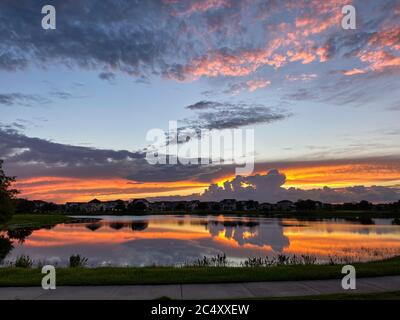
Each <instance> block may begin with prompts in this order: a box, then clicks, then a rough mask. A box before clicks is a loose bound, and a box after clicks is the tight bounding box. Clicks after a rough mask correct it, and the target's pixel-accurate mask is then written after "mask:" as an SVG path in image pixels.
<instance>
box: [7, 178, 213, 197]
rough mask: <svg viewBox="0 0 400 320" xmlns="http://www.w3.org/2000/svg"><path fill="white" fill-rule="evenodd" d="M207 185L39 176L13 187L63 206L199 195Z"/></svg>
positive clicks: (23, 194)
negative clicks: (172, 195)
mask: <svg viewBox="0 0 400 320" xmlns="http://www.w3.org/2000/svg"><path fill="white" fill-rule="evenodd" d="M207 186H208V184H204V183H199V182H192V181H179V182H162V183H157V182H146V183H135V182H134V181H130V180H125V179H117V178H116V179H89V178H88V179H80V178H64V177H39V178H30V179H21V180H18V181H17V182H16V183H15V184H14V187H15V188H17V189H18V190H20V191H21V194H20V196H21V197H24V198H27V199H41V200H47V201H54V202H57V203H63V202H66V201H88V200H91V199H93V198H98V199H100V200H115V199H123V200H125V199H132V198H139V197H140V198H142V197H152V196H161V195H168V194H170V193H171V192H174V193H179V194H191V193H193V192H199V191H201V190H203V189H204V188H205V187H207Z"/></svg>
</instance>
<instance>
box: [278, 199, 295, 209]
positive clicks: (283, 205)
mask: <svg viewBox="0 0 400 320" xmlns="http://www.w3.org/2000/svg"><path fill="white" fill-rule="evenodd" d="M275 208H276V209H277V210H282V211H292V210H295V209H296V205H295V204H294V203H293V202H292V201H290V200H282V201H279V202H277V203H276V205H275Z"/></svg>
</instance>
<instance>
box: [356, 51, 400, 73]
mask: <svg viewBox="0 0 400 320" xmlns="http://www.w3.org/2000/svg"><path fill="white" fill-rule="evenodd" d="M360 60H361V61H362V62H367V63H369V68H371V69H372V70H375V71H383V70H384V69H387V68H393V67H399V66H400V57H397V56H395V55H392V54H390V53H388V52H386V51H384V50H380V51H371V52H364V53H362V54H361V55H360Z"/></svg>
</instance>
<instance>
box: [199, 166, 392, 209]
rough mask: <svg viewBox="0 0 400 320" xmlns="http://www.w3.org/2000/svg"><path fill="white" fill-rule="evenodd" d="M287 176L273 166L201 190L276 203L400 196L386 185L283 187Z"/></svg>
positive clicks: (208, 196)
mask: <svg viewBox="0 0 400 320" xmlns="http://www.w3.org/2000/svg"><path fill="white" fill-rule="evenodd" d="M285 182H286V176H285V175H284V174H283V173H281V172H279V171H278V170H270V171H269V172H268V173H267V174H264V175H262V174H256V175H253V176H248V177H242V176H236V177H235V178H234V179H232V180H229V181H226V182H225V183H224V184H223V186H218V185H216V184H211V185H210V186H209V187H208V189H207V190H206V191H205V192H204V194H202V196H201V198H202V199H207V200H217V201H219V200H223V199H226V198H234V199H238V200H249V199H251V200H257V201H262V202H265V201H266V202H272V203H275V202H277V201H280V200H292V201H297V200H299V199H312V200H315V201H323V202H328V203H342V202H352V201H361V200H369V201H372V202H390V201H398V200H399V199H400V189H398V188H391V187H383V186H371V187H365V186H354V187H346V188H328V187H324V188H321V189H311V190H303V189H298V188H288V189H286V188H284V187H283V186H284V184H285Z"/></svg>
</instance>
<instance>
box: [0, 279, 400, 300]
mask: <svg viewBox="0 0 400 320" xmlns="http://www.w3.org/2000/svg"><path fill="white" fill-rule="evenodd" d="M388 291H400V276H390V277H377V278H360V279H357V289H356V290H347V291H345V290H343V289H342V287H341V280H340V279H338V280H311V281H274V282H244V283H227V284H182V285H179V284H178V285H135V286H65V287H58V288H57V289H56V290H43V289H42V288H37V287H25V288H17V287H9V288H0V300H10V299H29V300H88V299H95V300H125V299H129V300H149V299H156V298H159V297H163V296H164V297H165V296H167V297H169V298H171V299H194V300H197V299H199V300H202V299H204V300H206V299H229V298H232V299H235V298H257V297H289V296H307V295H318V294H331V293H349V292H350V293H371V292H388Z"/></svg>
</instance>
